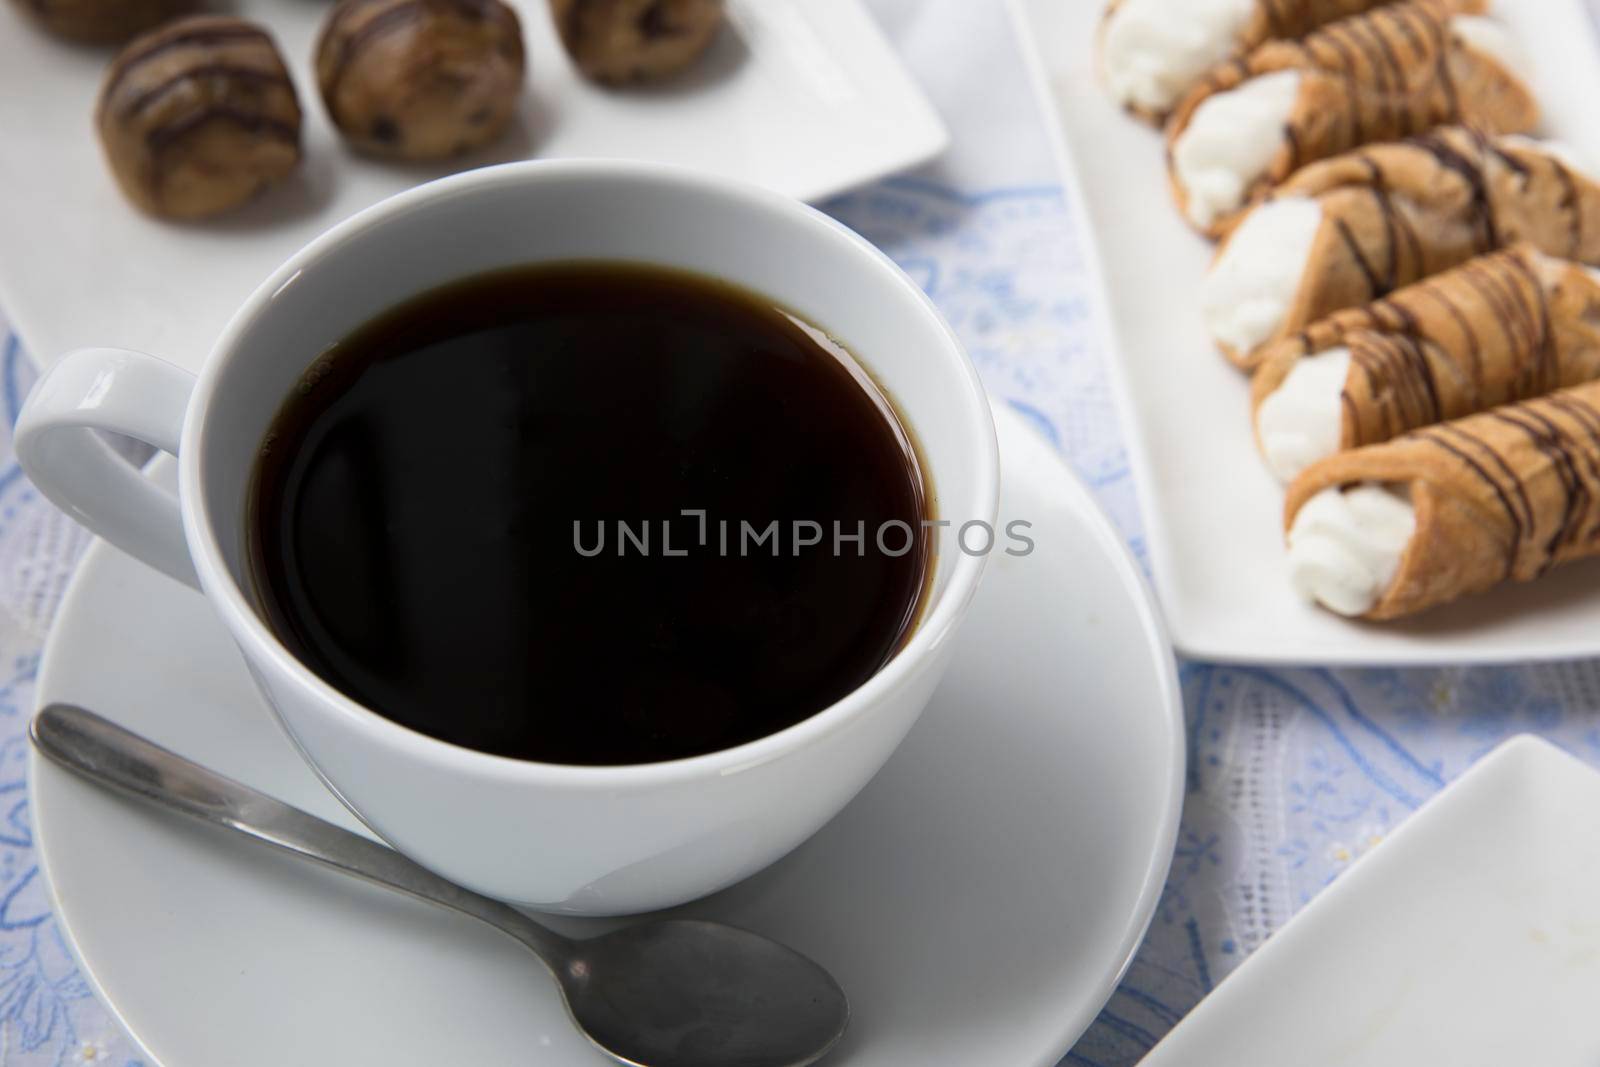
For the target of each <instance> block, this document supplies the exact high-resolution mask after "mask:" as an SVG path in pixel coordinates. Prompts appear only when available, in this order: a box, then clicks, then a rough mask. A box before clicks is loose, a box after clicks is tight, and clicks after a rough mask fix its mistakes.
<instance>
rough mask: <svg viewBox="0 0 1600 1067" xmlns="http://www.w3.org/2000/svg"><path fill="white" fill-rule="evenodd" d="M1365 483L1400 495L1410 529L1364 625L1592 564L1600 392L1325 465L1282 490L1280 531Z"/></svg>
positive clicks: (1573, 393) (1598, 522) (1566, 395)
mask: <svg viewBox="0 0 1600 1067" xmlns="http://www.w3.org/2000/svg"><path fill="white" fill-rule="evenodd" d="M1373 483H1376V484H1382V485H1388V486H1391V487H1394V488H1396V489H1399V490H1402V491H1404V492H1405V494H1406V495H1407V496H1408V497H1409V498H1410V500H1411V502H1412V506H1413V509H1414V513H1415V516H1416V522H1417V528H1416V532H1415V533H1414V534H1413V536H1412V541H1411V547H1410V548H1409V549H1408V550H1407V551H1406V552H1405V553H1404V554H1403V556H1402V558H1401V562H1400V569H1399V572H1398V573H1397V574H1396V575H1395V577H1394V579H1393V580H1392V581H1391V583H1390V585H1389V588H1388V589H1387V590H1385V591H1384V593H1383V594H1382V596H1381V597H1380V599H1379V601H1378V603H1377V604H1376V605H1375V606H1374V608H1373V609H1372V610H1371V611H1370V612H1369V613H1368V616H1367V617H1368V618H1373V619H1392V618H1397V617H1400V616H1404V615H1411V614H1415V613H1417V612H1419V611H1423V610H1426V609H1428V608H1430V607H1434V606H1436V605H1439V604H1443V603H1447V602H1449V601H1451V600H1455V599H1457V598H1459V597H1463V596H1466V595H1469V594H1472V593H1477V592H1481V591H1482V590H1485V589H1488V588H1491V587H1493V586H1495V585H1498V584H1500V583H1501V582H1504V581H1508V580H1512V581H1530V580H1532V579H1535V578H1538V577H1540V576H1541V575H1544V574H1546V573H1548V572H1549V571H1550V570H1551V568H1553V567H1556V566H1558V565H1560V564H1563V563H1570V562H1574V561H1576V560H1580V559H1585V558H1589V557H1592V556H1596V555H1600V381H1597V382H1589V383H1587V384H1584V385H1579V386H1574V387H1572V388H1569V389H1565V390H1562V391H1560V392H1556V393H1552V394H1550V395H1548V396H1543V397H1539V398H1537V399H1530V400H1525V401H1522V402H1521V403H1518V404H1513V405H1507V406H1503V407H1499V408H1495V409H1494V410H1491V411H1487V412H1484V413H1482V414H1478V415H1473V416H1470V417H1467V418H1464V419H1459V420H1457V421H1455V422H1449V423H1442V424H1440V425H1438V426H1430V427H1427V428H1425V429H1422V430H1418V431H1416V432H1414V433H1411V434H1408V435H1406V436H1404V437H1399V438H1396V439H1395V440H1392V441H1389V442H1386V443H1384V444H1379V445H1372V446H1370V447H1367V448H1362V449H1357V450H1355V451H1352V452H1344V453H1340V454H1339V455H1336V456H1330V457H1329V458H1327V459H1324V460H1322V461H1320V462H1319V463H1316V464H1314V465H1313V466H1311V467H1310V468H1308V469H1307V470H1306V471H1305V472H1304V473H1303V474H1302V475H1301V476H1300V477H1299V478H1298V479H1296V480H1295V482H1294V484H1292V485H1291V486H1290V487H1289V499H1288V502H1287V506H1286V511H1285V522H1286V527H1285V528H1286V529H1287V528H1288V527H1289V526H1292V524H1293V521H1294V518H1295V516H1296V515H1297V514H1298V513H1299V510H1300V509H1301V508H1302V507H1304V506H1305V504H1306V503H1307V502H1308V501H1309V500H1311V499H1312V498H1313V497H1315V496H1316V495H1317V494H1318V493H1321V492H1323V491H1325V490H1328V489H1338V488H1343V487H1347V486H1351V485H1359V484H1373Z"/></svg>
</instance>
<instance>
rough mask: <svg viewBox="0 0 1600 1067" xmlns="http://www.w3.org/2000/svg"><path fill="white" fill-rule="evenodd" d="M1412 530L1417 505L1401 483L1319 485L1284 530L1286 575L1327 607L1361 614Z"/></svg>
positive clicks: (1380, 590)
mask: <svg viewBox="0 0 1600 1067" xmlns="http://www.w3.org/2000/svg"><path fill="white" fill-rule="evenodd" d="M1416 531H1417V515H1416V509H1415V508H1413V507H1412V504H1411V500H1410V497H1409V495H1408V494H1407V493H1406V492H1405V490H1404V489H1403V488H1401V487H1398V486H1391V485H1379V484H1364V485H1358V486H1354V487H1352V488H1349V489H1339V488H1332V489H1324V490H1323V491H1322V492H1320V493H1318V494H1317V495H1316V496H1314V497H1312V498H1311V499H1310V500H1308V501H1306V504H1305V506H1304V507H1302V508H1301V509H1300V513H1299V514H1298V515H1296V516H1295V519H1294V524H1293V526H1292V527H1291V528H1290V530H1289V581H1290V583H1291V584H1292V585H1293V586H1294V588H1295V591H1296V592H1298V593H1299V594H1300V595H1301V596H1303V597H1305V598H1306V599H1308V600H1313V601H1315V602H1317V603H1318V604H1321V605H1322V606H1323V607H1325V608H1327V609H1328V610H1330V611H1334V612H1337V613H1338V614H1340V615H1347V616H1350V617H1352V618H1354V617H1357V616H1361V615H1365V614H1366V613H1367V612H1369V611H1371V610H1372V609H1373V607H1374V606H1375V605H1376V604H1377V603H1378V601H1379V600H1380V599H1382V597H1383V594H1384V593H1385V592H1387V591H1388V589H1389V583H1391V582H1393V581H1394V576H1395V575H1396V574H1397V573H1398V572H1399V570H1400V561H1401V559H1402V558H1403V557H1404V556H1405V551H1406V546H1407V545H1409V544H1410V543H1411V538H1412V536H1413V535H1414V534H1415V533H1416Z"/></svg>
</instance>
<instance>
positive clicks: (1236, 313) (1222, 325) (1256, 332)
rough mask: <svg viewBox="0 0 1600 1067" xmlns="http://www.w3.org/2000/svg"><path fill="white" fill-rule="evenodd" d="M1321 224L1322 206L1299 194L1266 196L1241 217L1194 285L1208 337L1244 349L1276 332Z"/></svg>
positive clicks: (1298, 289) (1298, 285)
mask: <svg viewBox="0 0 1600 1067" xmlns="http://www.w3.org/2000/svg"><path fill="white" fill-rule="evenodd" d="M1321 228H1322V205H1321V204H1319V203H1317V202H1316V201H1315V200H1312V199H1311V198H1309V197H1304V196H1287V197H1284V198H1283V199H1281V200H1271V201H1268V202H1267V203H1265V204H1262V205H1261V206H1260V207H1258V208H1256V209H1255V210H1254V211H1252V212H1250V214H1248V215H1246V216H1245V218H1244V221H1243V222H1241V223H1239V227H1238V229H1236V230H1234V232H1233V235H1232V236H1231V237H1230V238H1229V239H1228V244H1227V246H1226V247H1225V248H1224V249H1223V250H1222V254H1221V255H1220V256H1218V257H1217V259H1216V261H1215V262H1213V263H1212V265H1211V269H1210V270H1209V271H1207V272H1206V277H1205V280H1204V281H1203V282H1202V283H1201V286H1200V311H1201V316H1202V317H1203V319H1204V320H1205V324H1206V329H1207V331H1208V332H1210V334H1211V337H1212V339H1213V340H1215V341H1217V342H1219V343H1221V344H1224V345H1227V346H1229V347H1230V348H1233V349H1235V350H1237V351H1239V352H1249V351H1250V350H1251V349H1253V348H1255V347H1256V346H1257V345H1259V344H1261V343H1262V342H1263V341H1266V340H1267V339H1268V338H1270V337H1272V336H1273V335H1274V334H1275V333H1277V332H1278V328H1279V327H1280V326H1282V325H1283V321H1284V318H1285V317H1286V316H1287V315H1288V314H1289V308H1290V307H1291V306H1292V305H1293V303H1294V298H1295V296H1296V295H1297V294H1298V293H1299V292H1300V286H1301V282H1302V280H1303V278H1304V276H1305V272H1306V264H1307V263H1308V262H1309V261H1310V259H1311V247H1312V245H1313V244H1314V243H1315V242H1316V239H1317V232H1318V231H1319V230H1320V229H1321Z"/></svg>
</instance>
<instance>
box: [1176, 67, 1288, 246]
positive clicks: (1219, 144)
mask: <svg viewBox="0 0 1600 1067" xmlns="http://www.w3.org/2000/svg"><path fill="white" fill-rule="evenodd" d="M1302 77H1303V75H1302V73H1301V72H1300V71H1298V70H1281V71H1275V72H1274V73H1272V74H1263V75H1261V76H1260V77H1257V78H1251V79H1250V80H1249V81H1247V82H1245V83H1244V84H1242V85H1240V86H1239V87H1238V88H1237V89H1230V90H1228V91H1227V92H1224V93H1217V94H1215V95H1214V96H1212V97H1211V98H1210V99H1208V100H1206V102H1205V103H1203V104H1201V105H1200V106H1199V107H1198V108H1196V109H1195V112H1194V115H1193V116H1191V117H1190V119H1189V125H1188V126H1187V128H1185V129H1184V131H1183V133H1182V134H1180V135H1179V137H1178V139H1177V142H1176V143H1175V144H1174V145H1173V146H1172V161H1173V167H1174V169H1175V170H1176V172H1177V178H1178V182H1179V184H1181V185H1182V186H1183V189H1184V191H1185V193H1187V195H1188V214H1189V218H1190V220H1191V221H1192V222H1193V223H1194V224H1195V225H1196V226H1201V227H1208V226H1210V225H1211V224H1212V223H1214V222H1216V221H1217V219H1218V218H1220V217H1221V216H1223V215H1225V214H1227V213H1228V212H1230V211H1235V210H1237V209H1239V208H1240V207H1243V206H1244V202H1245V196H1246V194H1247V193H1248V191H1249V189H1250V187H1251V186H1252V185H1253V184H1254V183H1255V182H1256V180H1257V179H1258V178H1260V177H1261V176H1262V175H1263V174H1265V173H1266V171H1267V168H1268V167H1270V166H1271V165H1272V159H1273V157H1274V156H1276V155H1277V154H1278V151H1279V150H1280V149H1281V148H1282V147H1283V138H1284V132H1283V131H1284V126H1285V125H1286V124H1287V123H1288V121H1289V116H1290V115H1291V114H1292V113H1293V112H1294V105H1295V100H1296V99H1297V98H1298V97H1299V95H1300V81H1301V78H1302Z"/></svg>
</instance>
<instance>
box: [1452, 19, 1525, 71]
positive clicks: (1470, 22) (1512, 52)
mask: <svg viewBox="0 0 1600 1067" xmlns="http://www.w3.org/2000/svg"><path fill="white" fill-rule="evenodd" d="M1450 32H1451V33H1453V34H1455V36H1456V38H1457V39H1458V40H1460V41H1461V42H1462V43H1463V44H1465V45H1466V46H1467V47H1468V48H1470V49H1472V50H1473V51H1474V52H1479V53H1482V54H1483V55H1486V56H1488V57H1489V58H1490V59H1492V60H1494V61H1495V62H1497V63H1499V64H1500V65H1501V66H1502V67H1504V68H1506V70H1508V71H1510V72H1511V73H1512V74H1515V75H1516V76H1517V77H1519V78H1521V79H1522V80H1523V81H1527V80H1528V72H1529V70H1530V69H1531V64H1529V62H1528V54H1527V53H1526V52H1524V51H1523V50H1522V42H1521V41H1519V40H1517V38H1516V35H1515V34H1513V33H1512V32H1511V31H1510V30H1509V29H1507V28H1506V24H1505V23H1503V22H1501V21H1499V20H1498V19H1492V18H1488V17H1487V16H1484V15H1457V16H1455V17H1454V18H1452V19H1451V20H1450Z"/></svg>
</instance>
